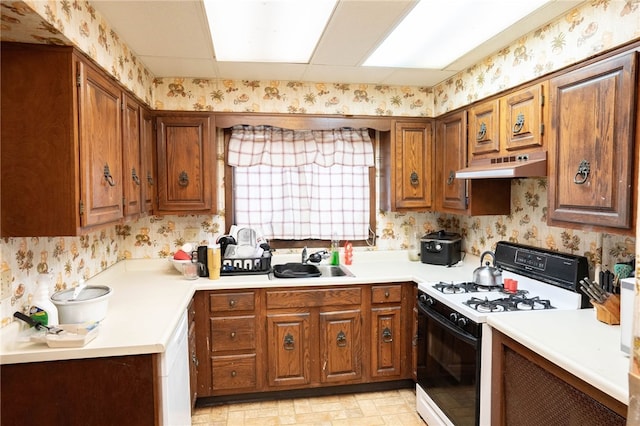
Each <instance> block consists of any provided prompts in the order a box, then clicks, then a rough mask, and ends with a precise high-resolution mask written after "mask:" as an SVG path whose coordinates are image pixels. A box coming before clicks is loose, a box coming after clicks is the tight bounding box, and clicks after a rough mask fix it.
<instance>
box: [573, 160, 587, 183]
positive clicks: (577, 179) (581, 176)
mask: <svg viewBox="0 0 640 426" xmlns="http://www.w3.org/2000/svg"><path fill="white" fill-rule="evenodd" d="M590 172H591V164H589V162H588V161H587V160H582V161H581V162H580V164H579V165H578V171H577V172H576V174H575V176H574V177H573V183H575V184H578V185H582V184H583V183H585V182H586V181H587V178H588V177H589V173H590Z"/></svg>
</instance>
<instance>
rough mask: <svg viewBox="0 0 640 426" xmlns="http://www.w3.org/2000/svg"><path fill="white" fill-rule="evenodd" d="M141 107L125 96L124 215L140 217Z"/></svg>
mask: <svg viewBox="0 0 640 426" xmlns="http://www.w3.org/2000/svg"><path fill="white" fill-rule="evenodd" d="M140 135H141V133H140V105H139V104H138V102H137V101H136V100H135V99H133V98H132V97H130V96H127V95H124V102H123V111H122V155H123V158H122V183H123V187H124V199H123V200H124V202H123V205H124V215H125V216H127V217H136V216H139V215H140V213H141V212H142V199H141V198H142V179H143V176H142V157H141V150H140V148H141V140H140Z"/></svg>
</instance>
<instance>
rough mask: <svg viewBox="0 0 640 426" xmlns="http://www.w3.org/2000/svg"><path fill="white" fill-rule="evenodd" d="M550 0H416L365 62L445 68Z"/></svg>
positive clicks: (396, 65) (394, 65) (374, 64)
mask: <svg viewBox="0 0 640 426" xmlns="http://www.w3.org/2000/svg"><path fill="white" fill-rule="evenodd" d="M549 1H550V0H420V2H419V3H418V4H417V5H416V6H415V7H414V8H413V9H412V10H411V12H409V14H407V16H406V17H405V18H404V20H403V21H402V22H401V23H400V24H399V25H398V26H397V27H396V29H395V30H394V31H393V32H392V33H391V34H390V35H389V36H388V37H387V38H386V39H385V40H384V41H383V42H382V44H381V45H380V46H379V47H378V48H377V49H376V50H375V51H374V52H373V54H372V55H371V56H369V58H367V60H366V61H365V62H364V64H363V65H364V66H376V67H399V68H429V69H445V68H446V67H447V66H448V65H449V64H451V63H453V62H454V61H455V60H457V59H459V58H460V57H462V56H464V55H465V54H466V53H468V52H470V51H472V50H473V49H475V48H476V47H478V46H480V45H481V44H482V43H484V42H485V41H487V40H489V39H491V38H492V37H494V36H496V35H498V34H499V33H500V32H502V31H504V30H505V29H507V28H508V27H510V26H511V25H513V24H515V23H516V22H518V21H519V20H521V19H522V18H524V17H525V16H527V15H528V14H530V13H532V12H533V11H535V10H537V9H539V8H540V7H541V6H542V5H544V4H545V3H548V2H549Z"/></svg>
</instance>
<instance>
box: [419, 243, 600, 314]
mask: <svg viewBox="0 0 640 426" xmlns="http://www.w3.org/2000/svg"><path fill="white" fill-rule="evenodd" d="M495 263H496V266H497V267H498V268H500V269H501V270H502V282H503V283H506V282H509V280H515V281H516V282H517V289H516V290H513V289H512V287H511V286H509V288H507V287H506V286H505V285H504V284H500V285H497V286H481V285H478V284H475V283H473V282H471V281H468V282H425V283H421V284H419V285H418V289H419V290H420V293H421V295H423V296H424V297H422V298H423V299H425V298H430V299H431V300H432V301H433V302H440V303H443V304H445V305H447V306H448V307H449V309H451V310H455V311H457V312H458V314H460V315H464V316H466V317H467V318H468V319H470V320H472V321H475V322H478V323H482V322H486V317H487V315H493V314H496V313H501V312H514V311H530V310H547V309H563V310H566V309H580V308H583V307H590V304H589V301H588V299H587V298H586V296H585V295H584V294H583V293H582V292H579V291H578V288H579V284H578V283H579V280H580V279H582V278H584V277H586V276H588V264H587V260H586V258H584V257H582V256H573V255H567V254H563V253H558V252H552V251H548V250H544V249H539V248H534V247H529V246H523V245H518V244H513V243H507V242H499V243H498V246H497V248H496V260H495ZM443 314H446V315H445V316H447V317H448V316H450V313H446V312H443Z"/></svg>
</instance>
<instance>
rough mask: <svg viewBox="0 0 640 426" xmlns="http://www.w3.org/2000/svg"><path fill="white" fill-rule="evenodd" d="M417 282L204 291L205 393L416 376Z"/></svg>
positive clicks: (201, 390) (201, 376) (200, 350)
mask: <svg viewBox="0 0 640 426" xmlns="http://www.w3.org/2000/svg"><path fill="white" fill-rule="evenodd" d="M414 288H415V284H413V283H393V284H389V285H375V286H373V285H351V286H325V287H307V286H304V287H289V288H278V287H270V288H262V289H251V290H237V291H228V290H207V291H199V292H198V293H197V295H196V307H197V309H198V310H201V311H202V312H200V311H198V312H197V313H196V323H197V327H196V330H197V333H198V334H197V336H198V341H197V343H196V346H197V349H196V352H197V354H198V359H199V360H200V362H199V364H198V376H197V377H198V397H219V396H224V397H226V398H227V399H229V398H230V399H231V400H233V398H234V397H233V396H234V395H240V394H242V395H246V394H250V393H260V392H271V391H286V390H293V389H306V388H317V387H327V386H338V385H358V384H365V383H370V382H385V381H395V380H404V379H411V377H412V375H411V374H412V369H411V358H412V352H411V336H410V334H411V332H412V327H411V325H412V320H411V318H412V315H413V310H412V309H413V305H414V299H413V298H412V295H413V293H414ZM198 302H199V304H198ZM201 330H204V331H201ZM202 360H207V362H203V361H202Z"/></svg>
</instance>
